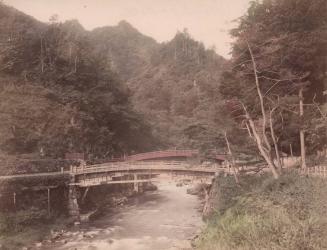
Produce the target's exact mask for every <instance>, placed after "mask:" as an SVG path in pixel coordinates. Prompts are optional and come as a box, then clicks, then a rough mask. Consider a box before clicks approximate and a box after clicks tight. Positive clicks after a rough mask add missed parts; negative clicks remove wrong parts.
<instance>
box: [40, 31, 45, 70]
mask: <svg viewBox="0 0 327 250" xmlns="http://www.w3.org/2000/svg"><path fill="white" fill-rule="evenodd" d="M40 57H41V58H40V60H41V72H42V73H43V72H44V52H43V38H42V37H41V55H40Z"/></svg>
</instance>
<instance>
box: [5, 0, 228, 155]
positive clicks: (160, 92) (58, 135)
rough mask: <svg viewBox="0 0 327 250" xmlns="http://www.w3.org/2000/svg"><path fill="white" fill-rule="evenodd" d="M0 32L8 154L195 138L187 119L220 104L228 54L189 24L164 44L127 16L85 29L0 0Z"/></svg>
mask: <svg viewBox="0 0 327 250" xmlns="http://www.w3.org/2000/svg"><path fill="white" fill-rule="evenodd" d="M0 34H1V35H0V49H1V53H0V82H1V86H0V97H1V100H2V101H1V103H0V117H1V120H2V122H1V124H0V136H1V143H0V150H1V154H2V155H4V156H5V155H8V154H11V155H22V154H31V153H34V154H35V153H36V154H39V156H42V157H43V156H46V157H50V158H57V157H62V156H63V155H64V154H65V153H67V152H82V153H85V154H86V155H88V156H89V157H90V158H95V157H100V158H105V157H111V156H120V155H122V154H124V153H132V152H142V151H147V150H154V149H156V148H168V147H185V148H190V147H197V146H198V144H197V142H198V141H199V140H197V139H196V138H195V140H194V138H192V136H193V134H194V133H193V132H192V131H191V132H190V131H188V129H189V128H190V126H191V127H192V126H196V127H197V128H198V127H200V129H202V130H203V127H205V126H209V125H208V124H209V123H210V122H211V121H210V119H211V118H210V116H211V115H212V114H213V113H215V112H216V111H215V107H214V105H213V102H214V101H215V100H217V98H219V96H218V91H217V87H218V85H219V76H220V71H221V68H222V65H223V63H224V62H225V60H224V59H223V58H222V57H220V56H218V55H217V54H216V53H215V52H214V51H213V50H206V49H205V48H204V46H203V45H202V44H201V43H199V42H196V41H194V40H193V39H192V38H191V37H190V36H189V34H188V33H187V32H186V31H184V32H183V33H181V32H179V33H178V34H177V35H176V37H175V38H174V39H173V40H172V41H171V42H168V43H165V44H159V43H157V42H156V41H155V40H153V39H152V38H150V37H147V36H145V35H143V34H141V33H140V32H138V31H137V30H136V29H135V28H133V27H132V26H131V25H130V24H129V23H127V22H126V21H122V22H120V23H119V24H118V25H117V26H113V27H109V26H108V27H102V28H97V29H95V30H93V31H90V32H89V31H86V30H84V28H83V27H82V26H81V25H80V24H79V23H78V21H76V20H71V21H67V22H65V23H60V22H58V21H57V19H56V17H55V16H54V17H52V18H51V21H50V22H49V23H47V24H45V23H41V22H39V21H37V20H35V19H34V18H32V17H30V16H27V15H25V14H23V13H21V12H19V11H17V10H15V9H13V8H11V7H8V6H6V5H4V4H1V5H0ZM204 112H205V113H204ZM211 125H212V124H211ZM211 125H210V126H211Z"/></svg>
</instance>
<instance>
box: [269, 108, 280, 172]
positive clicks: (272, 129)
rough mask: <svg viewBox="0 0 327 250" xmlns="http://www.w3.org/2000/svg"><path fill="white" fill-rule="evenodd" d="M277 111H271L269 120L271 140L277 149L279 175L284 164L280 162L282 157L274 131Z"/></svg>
mask: <svg viewBox="0 0 327 250" xmlns="http://www.w3.org/2000/svg"><path fill="white" fill-rule="evenodd" d="M274 110H275V109H273V110H271V111H270V119H269V124H270V132H271V138H272V140H273V143H274V148H275V154H276V160H277V167H278V171H279V173H281V171H282V162H281V160H280V155H279V149H278V144H277V139H276V136H275V131H274V126H273V125H274V124H273V117H272V114H273V112H274Z"/></svg>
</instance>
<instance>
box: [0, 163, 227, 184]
mask: <svg viewBox="0 0 327 250" xmlns="http://www.w3.org/2000/svg"><path fill="white" fill-rule="evenodd" d="M225 170H226V169H225V168H222V167H191V166H190V165H188V164H186V163H181V162H119V163H118V162H117V163H104V164H98V165H89V166H84V167H74V168H72V169H71V170H70V171H60V172H44V173H33V174H17V175H6V176H0V180H8V179H16V178H35V177H61V176H65V177H67V176H69V175H75V176H78V175H88V174H92V173H118V172H136V171H139V172H150V173H151V172H184V173H186V172H187V173H194V174H195V173H198V174H200V173H202V174H207V175H214V174H215V173H216V172H217V171H225Z"/></svg>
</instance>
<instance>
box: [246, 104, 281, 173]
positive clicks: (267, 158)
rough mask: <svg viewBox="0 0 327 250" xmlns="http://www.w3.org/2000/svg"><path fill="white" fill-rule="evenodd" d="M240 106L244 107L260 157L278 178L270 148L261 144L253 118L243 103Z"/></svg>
mask: <svg viewBox="0 0 327 250" xmlns="http://www.w3.org/2000/svg"><path fill="white" fill-rule="evenodd" d="M242 106H243V109H244V112H245V116H246V119H247V120H248V122H249V125H250V128H251V129H252V135H253V137H254V139H255V142H256V144H257V147H258V149H259V152H260V154H261V155H262V157H263V158H264V159H265V161H266V163H267V164H268V167H269V168H270V170H271V172H272V174H273V176H274V178H275V179H278V178H279V173H278V172H277V169H276V166H275V164H274V161H273V160H272V158H271V154H270V152H271V150H269V149H266V148H265V145H264V144H263V142H262V140H261V137H260V135H259V134H258V132H257V130H256V127H255V124H254V121H253V119H252V118H251V117H250V114H249V113H248V111H247V109H246V107H245V106H244V105H243V104H242Z"/></svg>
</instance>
